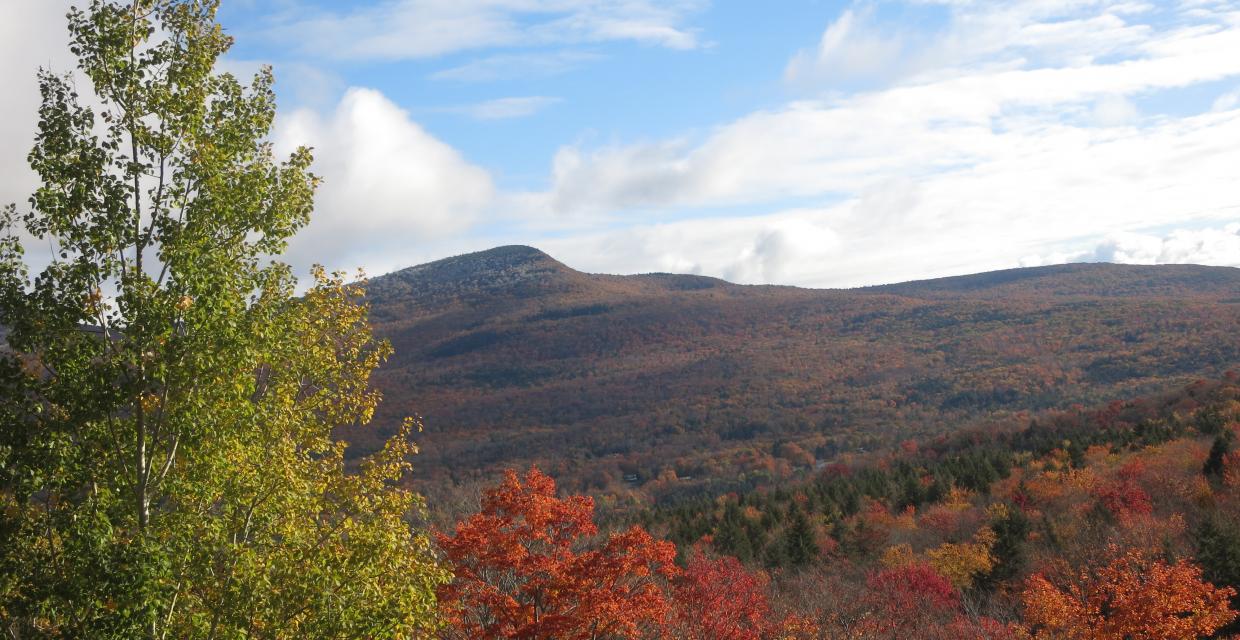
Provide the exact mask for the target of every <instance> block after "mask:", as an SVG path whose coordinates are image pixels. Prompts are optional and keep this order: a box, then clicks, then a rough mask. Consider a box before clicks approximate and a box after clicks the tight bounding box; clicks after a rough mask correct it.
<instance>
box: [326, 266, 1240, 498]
mask: <svg viewBox="0 0 1240 640" xmlns="http://www.w3.org/2000/svg"><path fill="white" fill-rule="evenodd" d="M369 287H370V295H369V302H370V304H371V306H372V307H371V318H372V321H373V322H374V325H375V331H376V334H377V335H378V336H380V337H383V338H386V339H388V340H389V341H391V343H392V345H393V346H394V347H395V355H394V356H393V357H392V358H391V359H390V360H389V361H388V362H387V363H386V364H385V365H384V366H383V367H382V368H381V369H380V370H379V371H378V372H376V374H375V377H374V381H375V384H376V385H377V386H378V388H380V389H381V390H382V391H383V393H384V394H385V401H384V403H383V404H382V405H381V407H380V410H379V412H378V414H377V415H376V422H377V424H378V425H379V429H377V430H375V431H374V433H373V434H371V435H366V434H365V433H364V432H363V430H345V431H344V433H345V434H346V435H347V436H348V437H349V438H350V439H351V440H353V441H354V443H355V444H357V445H358V446H357V447H355V450H356V451H357V452H358V453H360V452H363V451H365V450H367V449H369V448H373V447H374V446H377V440H375V436H376V435H385V434H387V433H390V432H391V431H392V430H393V429H394V425H395V424H398V423H399V419H400V417H401V416H404V415H408V414H413V413H416V414H420V415H423V416H424V417H425V419H426V432H425V433H423V434H421V435H420V436H419V438H418V441H419V444H420V445H421V446H422V450H423V454H422V456H420V460H419V462H418V464H417V465H416V466H415V470H416V473H417V474H419V477H421V478H423V479H431V478H440V479H441V480H442V479H444V477H447V478H450V479H457V480H460V479H462V478H468V477H474V476H479V475H483V476H485V475H487V474H492V473H494V472H495V471H496V470H498V469H500V468H503V467H508V466H522V465H524V464H528V463H539V464H541V465H543V468H544V469H545V470H548V471H551V472H552V473H554V474H556V475H557V476H558V477H560V478H561V480H563V481H565V482H567V484H566V486H567V487H570V488H572V489H574V490H576V489H591V490H604V488H606V489H605V490H607V491H616V492H623V490H625V487H626V486H628V485H629V484H630V483H629V482H628V481H623V480H622V478H626V477H634V476H636V477H638V478H639V479H640V482H641V483H644V482H646V481H647V479H648V478H652V477H654V476H657V475H658V474H659V473H661V472H662V471H667V470H674V471H676V472H677V473H679V474H681V475H692V476H694V477H695V478H696V479H697V480H695V482H700V481H709V479H712V478H735V477H738V474H740V475H744V474H752V473H776V472H778V473H782V472H783V471H779V469H781V468H782V467H780V464H781V463H780V462H779V461H780V460H784V459H786V458H788V457H789V456H791V457H794V458H795V457H796V456H793V454H790V453H788V451H796V450H798V449H799V450H800V451H802V452H808V455H810V456H811V458H812V459H814V460H817V461H819V462H821V461H824V460H828V459H831V458H832V456H835V455H839V454H840V453H841V452H845V451H849V450H852V449H855V448H856V447H858V446H861V447H868V448H873V447H875V446H881V445H882V443H884V442H890V441H893V440H899V439H904V438H911V437H926V436H931V437H932V436H934V435H935V434H945V433H949V432H951V431H953V430H955V429H958V428H961V427H965V426H969V425H977V424H981V423H986V422H988V421H994V420H1004V419H1007V417H1010V416H1013V415H1017V414H1019V413H1020V412H1022V411H1033V410H1041V409H1048V408H1055V407H1058V406H1066V405H1069V404H1073V403H1086V404H1087V403H1091V402H1097V401H1101V400H1103V399H1112V398H1116V397H1123V396H1125V395H1136V394H1142V393H1149V392H1160V391H1163V390H1165V389H1167V388H1170V387H1172V386H1174V385H1176V384H1182V383H1184V382H1186V381H1190V380H1191V379H1193V378H1194V377H1196V376H1212V375H1215V374H1219V373H1221V372H1223V371H1225V370H1227V369H1231V368H1235V367H1237V366H1240V297H1237V292H1240V269H1233V268H1225V267H1199V266H1174V265H1171V266H1131V265H1107V264H1078V265H1056V266H1050V267H1031V268H1026V269H1021V270H1004V271H997V272H990V273H986V274H972V275H967V276H955V277H951V278H938V279H932V280H926V281H914V282H911V283H896V284H893V285H880V286H876V287H866V288H859V289H808V288H799V287H789V286H775V285H739V284H733V283H728V282H726V281H723V280H718V279H713V278H707V277H704V276H692V275H679V274H638V275H627V276H620V275H603V274H587V273H582V272H580V271H576V270H574V269H571V268H570V267H568V266H566V265H564V264H563V263H561V262H559V261H557V260H555V259H554V258H552V257H551V256H548V255H547V254H545V253H543V252H541V251H538V250H537V249H534V248H532V247H522V246H509V247H499V248H496V249H493V250H490V251H485V252H478V253H475V254H465V255H463V256H454V257H452V258H447V259H444V260H441V261H435V262H432V263H427V264H426V265H418V266H416V267H412V268H410V269H404V270H401V271H397V272H394V273H393V274H389V275H387V276H380V277H378V278H375V279H374V280H372V281H371V284H370V285H369ZM798 455H799V454H798ZM772 461H774V462H772ZM773 470H774V471H773Z"/></svg>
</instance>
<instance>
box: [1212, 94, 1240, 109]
mask: <svg viewBox="0 0 1240 640" xmlns="http://www.w3.org/2000/svg"><path fill="white" fill-rule="evenodd" d="M1238 106H1240V89H1233V90H1232V91H1228V92H1227V93H1224V94H1223V95H1221V96H1219V97H1217V98H1215V99H1214V103H1213V104H1211V105H1210V109H1211V110H1212V111H1230V110H1232V109H1235V108H1236V107H1238Z"/></svg>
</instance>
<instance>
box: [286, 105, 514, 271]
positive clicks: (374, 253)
mask: <svg viewBox="0 0 1240 640" xmlns="http://www.w3.org/2000/svg"><path fill="white" fill-rule="evenodd" d="M275 141H276V146H277V148H278V149H279V150H280V151H281V152H282V153H286V152H288V151H289V150H291V149H293V148H295V147H296V146H297V145H309V146H312V147H314V148H315V152H316V156H317V157H318V158H321V160H319V161H318V162H316V164H315V167H314V171H315V172H316V173H317V174H319V175H321V176H322V177H323V179H324V184H323V186H322V187H321V189H320V191H319V196H318V199H317V206H316V209H315V214H314V217H313V220H312V222H311V224H310V226H309V227H308V228H307V229H305V230H304V231H302V232H301V233H300V234H299V235H298V236H297V238H296V239H295V240H294V242H293V244H292V245H291V247H290V253H289V259H290V261H291V262H292V263H293V264H294V265H295V266H298V267H305V266H307V265H308V264H309V263H311V262H323V263H325V264H328V265H330V266H333V267H344V268H353V267H357V266H365V267H367V268H368V269H369V270H371V271H372V272H382V271H384V270H387V269H390V268H393V267H396V266H400V265H401V264H403V262H404V259H403V258H402V257H401V255H400V254H401V252H402V251H403V250H404V249H407V248H408V247H409V246H410V245H414V244H420V243H426V242H427V241H429V240H433V239H437V238H442V237H444V236H445V235H447V234H450V233H456V232H461V231H463V230H464V229H467V228H468V227H469V226H470V225H472V224H473V223H475V222H476V221H477V219H478V216H479V215H480V213H481V212H482V211H483V210H484V209H485V208H486V207H487V206H488V205H489V204H490V203H491V201H492V198H493V196H494V186H493V185H492V182H491V178H490V175H489V174H488V173H487V172H486V171H485V170H484V169H481V168H479V167H477V166H474V165H472V164H470V163H469V162H468V161H467V160H465V159H464V158H463V157H461V155H460V154H459V153H458V152H457V151H456V150H455V149H453V148H452V147H450V146H449V145H447V144H445V143H443V142H442V141H440V140H438V139H436V138H435V137H434V136H432V135H430V134H429V133H427V131H426V130H425V129H423V128H422V127H421V126H419V125H418V124H417V123H416V122H414V121H413V120H412V119H410V117H409V114H408V113H406V112H405V111H403V110H402V109H400V108H399V107H397V106H396V105H395V104H393V103H392V102H391V101H390V100H388V99H387V98H386V97H384V96H383V94H381V93H379V92H377V91H374V90H370V89H360V88H352V89H349V90H348V91H347V92H346V93H345V95H344V97H343V98H342V99H341V100H340V103H339V105H338V106H337V107H336V109H335V111H334V112H333V113H331V114H330V115H328V116H326V117H324V116H321V115H319V114H318V113H317V112H315V111H311V110H299V111H296V112H294V113H291V114H288V115H286V116H281V117H280V118H279V119H278V121H277V125H276V132H275Z"/></svg>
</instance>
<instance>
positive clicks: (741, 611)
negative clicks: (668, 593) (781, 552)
mask: <svg viewBox="0 0 1240 640" xmlns="http://www.w3.org/2000/svg"><path fill="white" fill-rule="evenodd" d="M768 582H769V579H768V578H767V576H766V574H765V573H762V572H751V571H749V570H747V569H746V568H745V566H744V565H742V564H741V563H740V561H739V560H737V559H736V558H732V557H730V556H722V557H717V558H711V557H708V556H707V554H706V552H705V547H704V545H698V546H696V547H695V549H694V553H693V555H692V557H690V559H689V562H688V564H687V565H686V567H685V570H684V573H683V574H681V576H680V577H679V578H677V579H676V582H675V586H674V590H673V593H674V595H675V601H676V610H675V614H674V616H673V619H672V620H671V629H670V631H671V632H672V635H673V636H674V637H676V638H683V639H684V640H760V639H762V638H766V637H769V634H771V633H773V632H774V631H776V630H777V629H778V627H779V625H778V623H777V622H776V621H774V620H772V615H771V605H770V602H769V600H768V596H767V583H768Z"/></svg>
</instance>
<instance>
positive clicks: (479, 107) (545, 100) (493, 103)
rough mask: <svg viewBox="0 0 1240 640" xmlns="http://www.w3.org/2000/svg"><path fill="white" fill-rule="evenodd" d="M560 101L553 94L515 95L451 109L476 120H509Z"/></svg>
mask: <svg viewBox="0 0 1240 640" xmlns="http://www.w3.org/2000/svg"><path fill="white" fill-rule="evenodd" d="M560 101H561V99H560V98H556V97H553V96H515V97H509V98H496V99H495V100H487V101H485V102H479V103H477V104H472V105H469V106H466V107H460V108H455V109H452V111H457V112H459V113H463V114H465V115H468V116H470V117H472V118H476V119H478V120H509V119H512V118H527V117H529V116H532V115H534V114H536V113H538V112H539V111H542V110H543V109H546V108H547V107H550V106H551V105H553V104H555V103H557V102H560Z"/></svg>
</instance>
